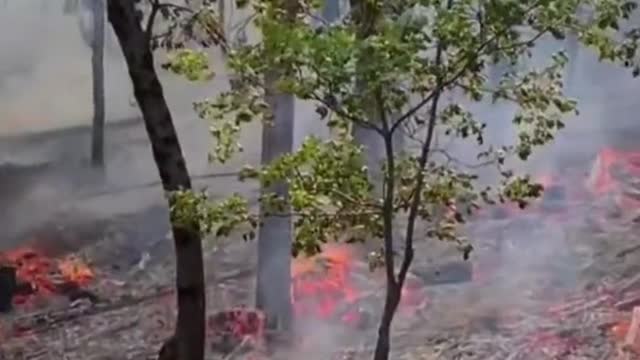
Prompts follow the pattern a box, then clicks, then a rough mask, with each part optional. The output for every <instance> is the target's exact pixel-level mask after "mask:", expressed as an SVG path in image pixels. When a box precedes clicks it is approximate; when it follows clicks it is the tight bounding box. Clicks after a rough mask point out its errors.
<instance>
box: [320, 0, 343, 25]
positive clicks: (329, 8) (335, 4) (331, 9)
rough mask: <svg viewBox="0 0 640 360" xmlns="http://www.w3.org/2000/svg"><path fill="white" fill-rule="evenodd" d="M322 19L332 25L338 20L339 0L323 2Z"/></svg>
mask: <svg viewBox="0 0 640 360" xmlns="http://www.w3.org/2000/svg"><path fill="white" fill-rule="evenodd" d="M322 17H323V18H324V20H325V21H327V22H329V23H332V22H334V21H336V20H338V18H340V0H325V2H324V6H323V7H322Z"/></svg>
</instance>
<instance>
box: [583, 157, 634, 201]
mask: <svg viewBox="0 0 640 360" xmlns="http://www.w3.org/2000/svg"><path fill="white" fill-rule="evenodd" d="M638 177H640V152H635V151H620V150H614V149H610V148H607V149H604V150H602V151H600V153H599V154H598V156H597V158H596V161H595V164H594V166H593V169H592V172H591V176H590V177H589V179H588V180H587V187H588V188H589V190H590V191H591V192H592V193H593V194H594V195H596V196H603V195H613V196H614V197H615V198H616V203H617V205H618V206H620V207H622V208H637V207H639V206H640V199H634V198H632V197H631V196H629V194H628V193H627V190H628V187H629V186H634V185H636V184H633V183H632V182H633V181H634V180H635V179H637V178H638Z"/></svg>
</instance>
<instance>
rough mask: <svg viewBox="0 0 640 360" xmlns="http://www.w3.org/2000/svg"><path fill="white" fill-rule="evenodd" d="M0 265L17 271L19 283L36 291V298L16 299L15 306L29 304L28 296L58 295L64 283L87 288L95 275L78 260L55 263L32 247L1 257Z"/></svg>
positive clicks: (20, 296)
mask: <svg viewBox="0 0 640 360" xmlns="http://www.w3.org/2000/svg"><path fill="white" fill-rule="evenodd" d="M0 263H5V264H8V265H10V266H13V267H15V269H16V277H17V280H18V282H19V283H22V284H28V285H29V286H31V288H32V290H33V291H32V292H33V294H21V295H17V296H15V297H14V303H16V304H23V303H25V302H27V301H28V298H29V297H30V296H29V295H36V294H37V295H45V296H46V295H52V294H55V293H56V292H57V291H58V290H59V286H60V285H62V284H65V283H67V284H68V283H72V284H74V285H78V286H83V285H87V284H88V283H89V282H90V281H91V280H92V279H93V277H94V274H93V271H92V270H91V269H90V268H89V267H88V266H87V265H86V264H84V263H83V262H81V261H80V260H79V259H75V258H73V257H70V258H67V259H62V260H55V259H52V258H48V257H46V256H45V255H44V254H42V253H41V252H39V251H38V250H36V249H33V248H30V247H23V248H19V249H16V250H12V251H8V252H4V253H0Z"/></svg>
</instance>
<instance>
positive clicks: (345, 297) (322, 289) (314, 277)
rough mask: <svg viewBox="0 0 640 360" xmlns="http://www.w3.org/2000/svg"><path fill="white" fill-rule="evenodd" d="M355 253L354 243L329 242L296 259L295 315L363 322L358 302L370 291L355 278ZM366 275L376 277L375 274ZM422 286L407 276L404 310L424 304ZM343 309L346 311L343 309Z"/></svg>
mask: <svg viewBox="0 0 640 360" xmlns="http://www.w3.org/2000/svg"><path fill="white" fill-rule="evenodd" d="M356 255H357V254H356V251H355V249H354V247H353V245H348V244H330V245H327V246H325V248H324V249H323V251H322V253H320V254H319V255H317V256H314V257H310V258H298V259H296V260H295V261H294V262H293V264H292V278H293V281H292V288H291V299H292V304H293V309H294V312H295V314H296V316H298V317H311V318H314V319H318V320H333V319H339V320H340V321H341V322H342V323H344V324H346V325H350V326H358V324H360V323H361V319H362V316H363V314H362V313H360V310H359V306H358V303H359V302H361V301H363V299H364V298H366V296H365V295H366V294H367V292H366V289H363V288H362V284H359V283H357V281H355V279H354V275H355V273H356V272H357V271H358V270H359V269H358V268H357V261H358V260H357V256H356ZM362 268H363V269H366V268H367V267H366V266H363V267H362ZM364 271H368V270H364ZM363 275H365V276H367V275H368V277H369V278H376V279H377V277H376V276H375V275H376V274H363ZM380 284H382V283H380ZM422 287H423V284H422V282H420V281H418V280H417V279H414V278H407V281H406V284H405V287H404V288H403V290H402V301H401V310H403V311H404V310H409V309H415V308H416V307H417V306H419V305H420V304H421V303H423V301H424V300H425V298H426V295H425V294H424V292H423V291H422ZM341 309H346V311H344V312H341Z"/></svg>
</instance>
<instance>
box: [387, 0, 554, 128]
mask: <svg viewBox="0 0 640 360" xmlns="http://www.w3.org/2000/svg"><path fill="white" fill-rule="evenodd" d="M540 3H541V1H537V2H536V3H534V4H533V5H531V7H529V9H527V10H526V11H525V13H528V12H530V11H533V10H534V9H535V8H536V7H537V6H538V5H539V4H540ZM505 31H506V30H505ZM545 33H546V30H544V31H543V32H541V33H540V34H539V36H542V35H544V34H545ZM501 34H502V33H500V34H496V35H494V36H493V37H491V38H490V39H487V40H486V41H484V42H483V43H482V44H480V45H479V46H478V48H477V49H476V50H475V51H474V54H478V53H480V52H482V51H483V50H484V49H485V48H486V47H487V46H489V45H490V44H491V43H492V42H494V41H495V39H496V38H497V37H498V36H499V35H501ZM535 40H537V38H535V39H532V40H531V41H535ZM525 44H526V43H525ZM523 45H524V44H523ZM505 49H506V48H505ZM503 50H504V49H503ZM465 62H466V64H464V66H462V67H461V68H460V70H459V71H458V72H457V73H455V74H454V75H453V76H452V77H451V78H450V79H449V80H444V81H442V82H440V84H439V85H438V84H436V87H435V88H434V89H433V91H432V92H431V93H430V94H429V96H427V97H425V98H424V99H422V100H421V101H420V102H419V103H418V104H416V105H414V106H413V107H412V108H410V109H409V110H408V111H407V112H406V113H404V115H402V116H400V117H399V118H398V119H396V121H395V123H394V124H393V126H392V127H391V131H392V132H394V131H395V130H396V129H397V127H398V126H400V124H401V123H402V122H404V121H405V120H407V119H408V118H410V117H411V116H413V115H415V114H416V113H417V112H418V111H420V109H422V108H423V107H424V106H425V105H427V104H428V103H429V102H431V101H432V100H433V98H434V97H435V96H436V94H440V93H441V92H442V90H444V89H445V88H446V87H448V86H450V85H451V84H453V83H455V82H456V81H458V79H460V78H461V77H462V76H463V75H464V74H465V73H466V72H467V71H468V70H469V66H470V65H471V61H469V60H468V59H467V58H462V59H460V60H459V61H457V63H456V64H455V65H456V66H455V67H457V65H461V64H462V63H465ZM436 66H440V64H436ZM438 96H439V95H438Z"/></svg>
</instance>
